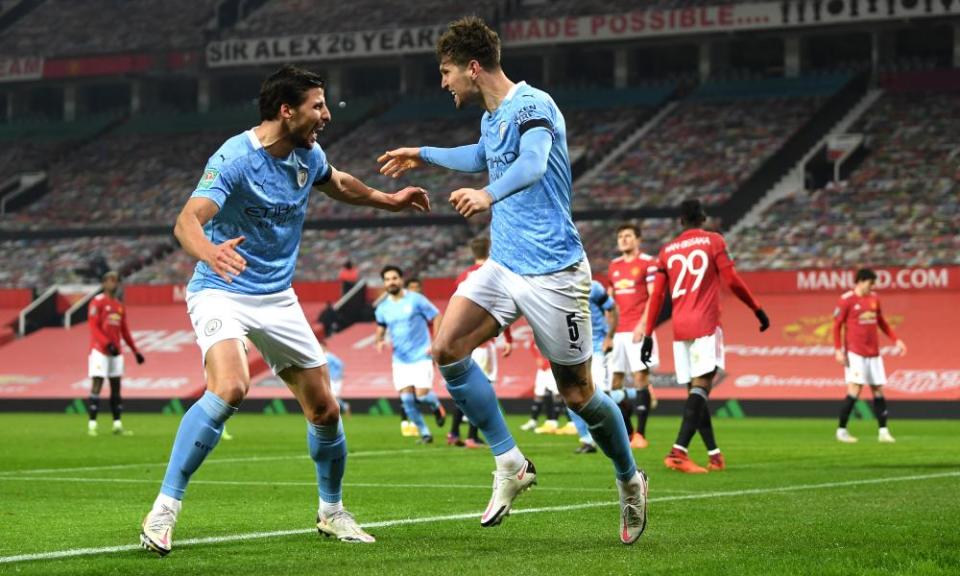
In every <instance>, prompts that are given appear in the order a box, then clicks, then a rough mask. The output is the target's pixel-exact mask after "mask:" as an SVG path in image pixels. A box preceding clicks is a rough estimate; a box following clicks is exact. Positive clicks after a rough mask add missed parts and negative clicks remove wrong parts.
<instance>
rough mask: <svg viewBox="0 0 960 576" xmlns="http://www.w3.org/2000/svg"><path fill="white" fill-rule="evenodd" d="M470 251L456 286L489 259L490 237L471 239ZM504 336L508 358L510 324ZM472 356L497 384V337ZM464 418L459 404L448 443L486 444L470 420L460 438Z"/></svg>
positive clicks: (511, 335) (455, 411) (510, 347)
mask: <svg viewBox="0 0 960 576" xmlns="http://www.w3.org/2000/svg"><path fill="white" fill-rule="evenodd" d="M470 251H471V252H472V253H473V264H472V265H471V266H470V267H469V268H467V269H466V270H464V271H463V272H461V273H460V275H459V276H457V280H456V283H455V285H456V286H459V285H460V283H461V282H463V281H464V280H466V279H467V277H468V276H470V274H472V273H473V272H474V271H476V270H477V269H478V268H480V266H482V265H483V263H484V262H486V261H487V258H489V257H490V239H489V238H487V237H486V236H481V237H478V238H474V239H473V240H471V241H470ZM503 338H504V344H503V356H504V358H506V357H507V356H509V355H510V354H511V352H513V334H512V333H511V332H510V327H509V326H507V327H506V328H504V330H503ZM471 357H472V358H473V360H474V362H476V363H477V365H478V366H480V369H481V370H483V373H484V374H486V376H487V378H488V379H489V380H490V383H491V384H493V385H496V383H497V364H498V362H497V340H496V338H491V339H490V340H489V341H488V342H485V343H484V344H482V345H480V346H477V347H476V348H475V349H474V350H473V352H472V353H471ZM463 418H464V415H463V410H460V407H459V406H457V407H456V408H455V409H454V413H453V422H452V423H451V425H450V433H449V434H447V444H452V445H454V446H466V447H467V448H479V447H481V446H483V445H484V444H486V442H484V441H483V439H481V438H480V429H479V428H477V425H476V424H474V423H473V422H469V421H468V426H469V427H468V429H467V440H466V441H463V440H461V439H460V426H461V424H462V423H463Z"/></svg>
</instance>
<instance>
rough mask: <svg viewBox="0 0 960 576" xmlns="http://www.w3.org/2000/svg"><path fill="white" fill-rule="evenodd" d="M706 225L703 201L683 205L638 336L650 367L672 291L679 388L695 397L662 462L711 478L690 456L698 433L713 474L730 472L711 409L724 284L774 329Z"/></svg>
mask: <svg viewBox="0 0 960 576" xmlns="http://www.w3.org/2000/svg"><path fill="white" fill-rule="evenodd" d="M706 219H707V216H706V213H704V211H703V208H702V207H701V206H700V201H699V200H685V201H683V203H681V205H680V224H681V226H683V232H682V233H681V234H680V235H679V236H677V237H676V238H675V239H674V240H673V241H671V242H668V243H667V244H666V245H664V246H663V248H661V249H660V254H659V256H658V257H657V274H656V278H655V280H654V285H653V295H652V296H651V302H650V310H649V313H648V314H647V321H646V323H645V325H644V329H643V331H642V333H638V334H637V336H638V337H640V336H642V337H643V346H642V355H641V356H642V360H643V361H644V362H649V361H650V358H651V356H652V353H653V338H652V337H651V335H652V334H653V329H654V327H655V326H656V325H657V317H658V316H659V315H660V307H661V305H662V304H663V297H664V294H665V290H666V289H667V288H669V289H670V296H671V298H672V300H673V340H674V342H673V360H674V364H675V365H676V372H677V382H678V383H679V384H686V385H687V387H688V389H689V390H690V393H689V395H688V396H687V401H686V404H685V405H684V407H683V421H682V423H681V424H680V432H679V433H678V434H677V441H676V443H674V445H673V449H671V450H670V453H669V454H668V455H667V457H666V458H664V461H663V462H664V464H666V466H667V468H672V469H674V470H679V471H681V472H687V473H691V474H696V473H704V472H707V469H705V468H703V467H701V466H698V465H697V464H696V463H694V462H693V461H692V460H691V459H690V456H689V455H688V454H687V448H688V447H689V446H690V440H692V439H693V435H694V434H696V433H697V431H699V432H700V436H701V437H702V438H703V441H704V443H705V444H706V445H707V451H708V454H709V455H710V465H709V467H708V468H709V469H710V470H717V471H719V470H723V469H725V468H726V462H725V461H724V458H723V455H722V454H721V452H720V449H719V448H718V447H717V443H716V440H715V438H714V434H713V424H712V422H711V421H710V408H709V407H708V406H707V400H708V399H709V397H710V388H711V386H712V385H713V378H714V376H716V374H717V371H718V370H722V369H723V366H724V361H723V330H722V329H721V328H720V282H721V281H722V282H723V283H724V284H725V285H726V286H727V287H728V288H730V290H731V291H732V292H733V294H734V295H735V296H736V297H737V298H739V299H740V301H741V302H743V303H744V304H746V305H747V306H749V307H750V309H751V310H753V312H754V314H755V315H756V317H757V320H759V321H760V331H761V332H763V331H765V330H766V329H767V328H769V327H770V320H769V319H768V318H767V314H766V312H764V311H763V308H761V307H760V304H759V303H758V302H757V300H756V299H755V298H754V297H753V294H751V293H750V289H749V288H748V287H747V285H746V284H745V283H744V282H743V280H742V279H741V278H740V276H739V275H737V271H736V269H735V268H734V267H733V260H732V259H731V258H730V255H729V254H728V253H727V243H726V242H725V241H724V239H723V236H721V235H720V234H717V233H716V232H707V231H706V230H703V228H702V226H703V223H704V222H705V221H706Z"/></svg>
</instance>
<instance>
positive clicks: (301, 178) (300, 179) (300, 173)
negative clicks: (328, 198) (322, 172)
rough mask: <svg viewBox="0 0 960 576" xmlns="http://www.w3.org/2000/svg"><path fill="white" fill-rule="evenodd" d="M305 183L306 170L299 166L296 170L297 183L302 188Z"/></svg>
mask: <svg viewBox="0 0 960 576" xmlns="http://www.w3.org/2000/svg"><path fill="white" fill-rule="evenodd" d="M306 184H307V170H306V169H305V168H301V169H300V170H297V185H298V186H300V187H301V188H303V187H304V186H306Z"/></svg>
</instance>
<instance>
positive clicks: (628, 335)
mask: <svg viewBox="0 0 960 576" xmlns="http://www.w3.org/2000/svg"><path fill="white" fill-rule="evenodd" d="M617 248H618V249H619V250H620V254H621V256H620V257H619V258H615V259H614V260H613V261H612V262H610V267H609V269H608V271H607V277H608V278H609V279H610V284H611V287H612V292H613V298H614V299H615V300H616V302H617V309H618V310H619V313H620V318H619V323H618V324H617V332H616V334H614V336H613V354H611V364H612V368H613V384H612V388H613V389H614V390H621V389H623V379H624V375H625V374H626V373H627V372H630V373H631V375H632V377H633V385H634V387H635V389H636V392H635V393H632V394H631V392H633V391H627V390H625V391H624V392H627V393H628V394H629V395H628V396H627V397H626V398H625V399H624V400H623V402H622V404H621V405H625V406H627V407H629V406H630V404H631V399H630V396H635V397H636V401H637V430H636V432H632V430H631V428H632V426H631V425H630V412H631V410H629V409H627V411H626V412H625V413H624V422H625V423H626V426H627V433H628V434H631V437H630V446H632V447H633V448H646V447H647V445H648V442H647V438H646V434H647V419H648V418H649V416H650V369H652V368H655V367H657V366H658V365H659V363H660V361H659V358H658V353H657V340H656V336H654V337H653V355H652V356H651V359H650V362H648V363H646V364H644V363H643V362H641V361H640V342H639V341H635V340H636V339H635V338H634V332H635V331H638V330H639V329H638V328H637V327H638V326H639V325H640V324H641V323H642V322H643V321H644V320H645V319H646V314H647V306H648V303H649V301H650V290H651V289H652V288H653V278H654V273H655V272H656V258H654V257H653V256H650V255H649V254H645V253H643V252H641V251H640V228H639V227H637V226H636V225H635V224H623V225H621V226H620V227H619V228H617Z"/></svg>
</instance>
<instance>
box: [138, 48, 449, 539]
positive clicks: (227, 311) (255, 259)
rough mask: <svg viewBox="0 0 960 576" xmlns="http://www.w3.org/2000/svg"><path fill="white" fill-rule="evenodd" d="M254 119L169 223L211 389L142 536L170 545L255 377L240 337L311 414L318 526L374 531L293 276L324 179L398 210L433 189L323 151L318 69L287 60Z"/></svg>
mask: <svg viewBox="0 0 960 576" xmlns="http://www.w3.org/2000/svg"><path fill="white" fill-rule="evenodd" d="M259 105H260V118H261V122H260V124H259V125H258V126H256V127H254V128H253V129H251V130H248V131H246V132H244V133H242V134H239V135H237V136H234V137H232V138H230V139H229V140H227V141H226V142H225V143H224V144H223V145H222V146H221V147H220V149H219V150H217V151H216V152H215V153H214V155H213V156H211V157H210V160H209V161H208V163H207V167H206V169H205V170H204V172H203V176H202V177H201V178H200V182H199V183H198V185H197V189H196V190H195V191H194V192H193V194H192V195H191V198H190V199H189V200H188V201H187V203H186V205H185V206H184V208H183V210H182V211H181V213H180V215H179V216H178V217H177V224H176V228H175V229H174V233H175V234H176V237H177V239H178V240H179V241H180V244H181V245H182V246H183V248H184V250H186V252H187V253H188V254H190V255H191V256H193V257H195V258H197V259H198V260H199V261H200V262H198V263H197V267H196V271H195V272H194V275H193V279H192V280H190V283H189V285H188V286H187V309H188V311H189V314H190V319H191V321H192V323H193V326H194V329H195V330H196V333H197V343H198V344H199V345H200V350H201V353H202V357H203V363H204V368H205V372H206V384H207V390H206V392H205V393H204V394H203V396H202V397H201V398H200V400H198V401H197V402H196V403H195V404H194V405H193V406H191V407H190V409H189V410H188V411H187V412H186V414H184V416H183V420H182V421H181V422H180V428H179V430H178V431H177V436H176V440H174V443H173V451H172V453H171V455H170V463H169V465H168V466H167V472H166V475H165V476H164V479H163V485H162V486H161V488H160V495H159V496H157V499H156V501H155V503H154V505H153V509H152V510H151V511H150V513H149V514H148V515H147V517H146V519H145V520H144V522H143V530H142V532H141V537H140V539H141V543H142V544H143V545H144V546H145V547H147V548H149V549H150V550H154V551H156V552H158V553H159V554H161V555H164V554H167V553H168V552H170V548H171V538H172V533H173V527H174V524H175V523H176V519H177V515H178V513H179V512H180V508H181V500H182V499H183V494H184V492H185V490H186V488H187V483H188V482H189V480H190V477H191V476H192V475H193V473H194V472H196V471H197V469H198V468H199V467H200V464H201V463H202V462H203V460H204V458H206V456H207V454H209V453H210V451H212V450H213V449H214V447H216V445H217V442H218V441H219V440H220V434H221V431H222V430H223V425H224V422H226V421H227V419H228V418H229V417H230V416H232V415H233V414H234V413H235V412H236V411H237V407H238V406H239V405H240V403H241V401H242V400H243V398H244V396H246V394H247V391H248V389H249V386H250V375H249V373H248V370H247V350H246V347H245V345H244V338H249V339H250V341H251V342H253V344H254V345H255V346H256V347H257V348H258V349H259V350H260V353H261V354H262V355H263V357H264V360H266V362H267V364H268V365H269V366H270V368H271V369H272V370H273V372H274V373H275V374H276V375H277V376H279V377H280V378H282V379H283V381H284V382H286V384H287V386H289V387H290V390H291V391H292V392H293V394H294V396H295V397H296V398H297V401H298V402H299V403H300V406H301V407H302V408H303V412H304V415H305V416H306V418H307V445H308V447H309V453H310V456H311V458H312V459H313V461H314V462H315V463H316V470H317V487H318V490H319V493H320V509H319V510H318V513H317V529H318V530H319V531H320V532H321V533H323V534H326V535H330V536H335V537H337V538H339V539H340V540H344V541H350V542H373V541H374V539H373V537H372V536H370V535H369V534H367V533H366V532H364V531H363V529H361V528H360V525H359V524H357V522H356V521H355V520H354V519H353V517H352V516H351V515H350V514H349V513H348V512H347V511H346V510H345V509H344V507H343V503H342V501H341V492H342V490H341V488H342V482H343V473H344V468H345V464H346V456H347V446H346V438H345V437H344V434H343V425H342V423H341V420H340V410H339V407H338V406H337V401H336V399H335V398H334V396H333V393H332V391H331V390H330V376H329V373H328V371H327V367H326V359H325V358H324V356H323V352H322V351H321V350H320V345H319V343H318V342H317V339H316V337H315V336H314V334H313V331H312V330H311V328H310V324H309V322H307V319H306V318H305V317H304V315H303V310H302V309H301V308H300V306H299V305H298V304H297V296H296V294H295V293H294V291H293V289H292V288H291V280H292V278H293V271H294V266H295V264H296V261H297V252H298V250H299V246H300V237H301V232H302V229H303V220H304V216H305V214H306V207H307V198H308V196H309V195H310V189H311V187H314V186H316V187H318V188H319V189H320V190H321V191H322V192H324V193H325V194H327V195H328V196H330V197H331V198H333V199H335V200H339V201H342V202H346V203H349V204H359V205H366V206H374V207H378V208H382V209H386V210H391V211H399V210H402V209H404V208H407V207H413V208H415V209H418V210H423V211H426V210H429V208H430V205H429V200H428V199H427V196H426V192H424V190H422V189H420V188H413V187H410V188H404V189H403V190H400V191H399V192H397V193H395V194H386V193H384V192H380V191H379V190H375V189H373V188H370V187H369V186H366V185H365V184H363V183H362V182H361V181H359V180H357V179H356V178H354V177H353V176H351V175H350V174H347V173H346V172H340V171H339V170H337V169H336V168H334V167H333V166H331V165H330V164H329V163H328V162H327V158H326V154H324V152H323V149H322V148H320V146H319V145H318V144H317V135H318V133H319V132H320V131H321V130H322V129H323V127H324V126H325V125H326V124H327V123H328V122H329V121H330V110H329V109H328V108H327V104H326V100H325V98H324V83H323V80H322V79H321V78H320V77H319V76H317V75H316V74H313V73H311V72H308V71H306V70H302V69H299V68H296V67H293V66H285V67H283V68H281V69H280V70H278V71H277V72H275V73H274V74H272V75H270V77H268V78H267V79H266V80H265V81H264V83H263V85H262V87H261V89H260V98H259Z"/></svg>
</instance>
